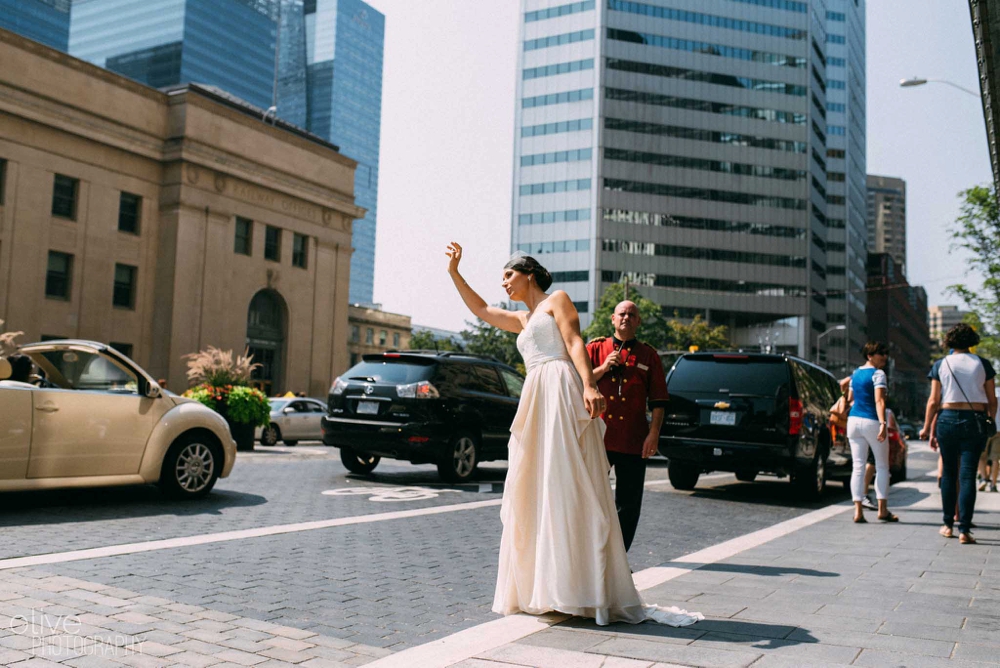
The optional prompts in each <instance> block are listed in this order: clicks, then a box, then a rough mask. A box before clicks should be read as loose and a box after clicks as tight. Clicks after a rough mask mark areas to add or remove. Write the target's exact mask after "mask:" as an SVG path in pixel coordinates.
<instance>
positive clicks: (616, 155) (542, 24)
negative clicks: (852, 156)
mask: <svg viewBox="0 0 1000 668" xmlns="http://www.w3.org/2000/svg"><path fill="white" fill-rule="evenodd" d="M862 6H863V4H862ZM522 7H523V10H524V12H523V17H522V25H521V33H522V34H521V40H522V41H521V48H520V50H519V51H520V56H519V68H518V86H517V110H516V119H517V120H516V134H515V167H514V219H513V226H512V227H513V229H512V242H511V243H512V246H513V247H514V248H518V249H522V250H524V251H526V252H530V253H533V254H537V255H540V256H543V257H540V258H539V259H540V260H541V261H542V262H543V263H545V264H546V266H548V267H550V268H551V269H552V271H553V275H554V278H555V281H556V286H555V287H557V288H563V289H565V290H567V292H568V293H569V294H570V295H571V297H572V299H573V300H574V302H576V303H577V305H578V307H579V308H580V310H581V313H582V319H583V321H584V323H586V322H588V321H589V316H588V315H587V312H592V311H593V309H594V307H595V305H596V302H597V300H598V299H599V298H600V295H601V293H602V292H603V290H604V288H605V287H606V286H607V285H608V284H609V283H613V282H616V281H620V280H623V279H627V280H629V281H630V282H631V283H633V284H637V285H638V286H640V287H639V289H640V291H641V293H642V294H643V295H644V296H646V297H649V298H651V299H653V300H654V301H656V302H657V303H659V304H660V305H661V306H662V307H663V310H664V312H665V313H666V314H667V315H670V316H673V314H674V313H677V314H678V315H680V316H681V317H682V318H690V317H693V316H694V315H696V314H701V315H704V316H705V317H706V318H707V319H708V320H709V321H710V322H712V323H714V324H722V325H726V326H728V327H729V328H730V333H731V338H732V340H733V343H734V344H736V345H741V346H753V347H756V346H762V347H766V348H768V349H771V350H787V351H793V352H797V353H798V354H800V355H803V356H808V357H812V356H813V355H814V353H815V352H816V343H817V338H818V337H819V336H820V335H821V334H823V333H824V332H826V331H827V328H828V321H827V305H828V303H829V300H828V299H827V292H828V286H827V279H828V276H827V274H826V267H827V252H828V250H829V249H828V247H827V238H828V221H827V213H826V210H827V197H828V192H827V171H829V168H828V165H827V160H828V158H827V151H826V146H827V139H828V137H827V134H828V133H827V125H828V123H827V120H826V116H827V111H826V93H827V89H826V78H827V68H826V55H825V54H826V49H827V31H826V22H827V21H826V3H825V2H822V1H819V0H813V1H811V2H796V1H792V0H698V1H696V0H646V1H644V2H632V1H625V0H602V1H600V2H596V1H585V2H572V3H563V4H559V3H557V2H551V1H550V2H539V1H538V0H525V2H524V3H523V5H522ZM861 67H862V70H863V62H862V65H861ZM861 173H862V183H863V178H864V176H863V174H864V171H863V169H862V172H861ZM862 190H863V188H862ZM863 202H864V200H863V196H862V199H861V205H860V208H859V211H861V212H862V213H861V217H860V219H859V221H860V225H861V229H864V215H863V210H864V206H863ZM862 243H863V238H862ZM862 250H863V248H862ZM864 269H865V267H864V263H863V261H862V263H861V265H860V267H859V271H860V280H861V281H862V283H861V288H862V289H863V288H864ZM861 312H862V313H863V309H861ZM827 338H830V337H827ZM822 343H823V344H824V347H825V345H828V344H829V342H828V341H827V340H826V339H824V340H823V341H822Z"/></svg>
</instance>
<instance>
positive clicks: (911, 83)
mask: <svg viewBox="0 0 1000 668" xmlns="http://www.w3.org/2000/svg"><path fill="white" fill-rule="evenodd" d="M926 83H943V84H948V85H949V86H951V87H952V88H957V89H958V90H960V91H962V92H963V93H968V94H969V95H972V96H973V97H980V95H979V93H977V92H976V91H974V90H969V89H968V88H965V87H964V86H959V85H958V84H957V83H954V82H952V81H948V80H946V79H921V78H920V77H913V78H912V79H900V80H899V87H900V88H913V87H915V86H923V85H924V84H926Z"/></svg>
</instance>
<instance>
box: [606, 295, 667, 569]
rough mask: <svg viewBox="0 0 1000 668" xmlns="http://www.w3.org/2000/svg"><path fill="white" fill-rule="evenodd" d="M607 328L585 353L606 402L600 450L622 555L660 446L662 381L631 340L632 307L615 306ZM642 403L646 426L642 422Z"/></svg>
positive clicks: (649, 354) (646, 353) (635, 316)
mask: <svg viewBox="0 0 1000 668" xmlns="http://www.w3.org/2000/svg"><path fill="white" fill-rule="evenodd" d="M611 324H612V325H613V326H614V329H615V333H614V336H612V337H610V338H604V337H602V338H599V339H594V340H593V341H591V342H590V343H588V344H587V353H588V354H589V355H590V363H591V364H592V365H593V366H594V379H595V380H596V381H597V387H598V389H600V391H601V394H603V395H604V396H605V397H606V398H607V410H605V412H604V414H603V415H602V416H601V417H602V419H603V420H604V424H606V425H607V427H608V429H607V432H606V433H605V435H604V447H605V450H606V451H607V453H608V462H610V464H611V466H612V468H614V469H615V478H616V481H617V482H616V486H615V505H616V506H617V507H618V521H619V523H620V524H621V526H622V537H623V538H624V539H625V549H626V551H627V550H628V549H629V548H630V547H631V546H632V539H633V538H635V530H636V527H637V526H638V525H639V512H640V511H641V509H642V491H643V485H644V484H645V481H646V460H647V459H649V458H650V457H652V456H653V455H655V454H656V451H657V449H658V447H659V443H660V427H662V426H663V413H664V409H665V408H666V406H667V380H666V377H665V376H664V374H663V365H662V364H661V363H660V357H659V355H657V354H656V350H655V349H654V348H653V347H652V346H650V345H647V344H645V343H641V342H639V341H638V340H636V338H635V335H636V331H637V330H638V329H639V325H640V324H641V318H640V317H639V309H638V307H636V305H635V304H633V303H632V302H630V301H624V302H621V303H620V304H618V305H617V306H616V307H615V312H614V314H613V315H612V316H611ZM647 405H648V406H649V408H650V410H651V411H652V413H653V419H652V422H650V421H647V420H646V406H647Z"/></svg>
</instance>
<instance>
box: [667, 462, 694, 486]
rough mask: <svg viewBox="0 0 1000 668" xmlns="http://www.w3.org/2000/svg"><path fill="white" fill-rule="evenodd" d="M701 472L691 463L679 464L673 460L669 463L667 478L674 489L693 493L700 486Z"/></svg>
mask: <svg viewBox="0 0 1000 668" xmlns="http://www.w3.org/2000/svg"><path fill="white" fill-rule="evenodd" d="M700 476H701V470H699V468H698V466H696V465H695V464H692V463H691V462H679V461H676V460H673V459H671V460H670V461H669V462H668V463H667V477H668V478H670V484H671V485H673V487H674V489H679V490H683V491H685V492H688V491H691V490H692V489H694V488H695V485H697V484H698V478H699V477H700Z"/></svg>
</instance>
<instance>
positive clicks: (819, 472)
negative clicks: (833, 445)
mask: <svg viewBox="0 0 1000 668" xmlns="http://www.w3.org/2000/svg"><path fill="white" fill-rule="evenodd" d="M792 484H793V485H794V486H795V490H796V492H797V493H798V495H799V497H800V498H801V499H803V500H804V501H815V500H817V499H819V498H820V497H821V496H823V492H824V491H825V490H826V451H825V450H820V451H819V452H817V453H816V454H815V455H814V456H813V458H812V461H811V462H810V463H809V464H807V465H806V466H802V467H799V468H797V469H796V471H795V474H794V475H793V476H792Z"/></svg>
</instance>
